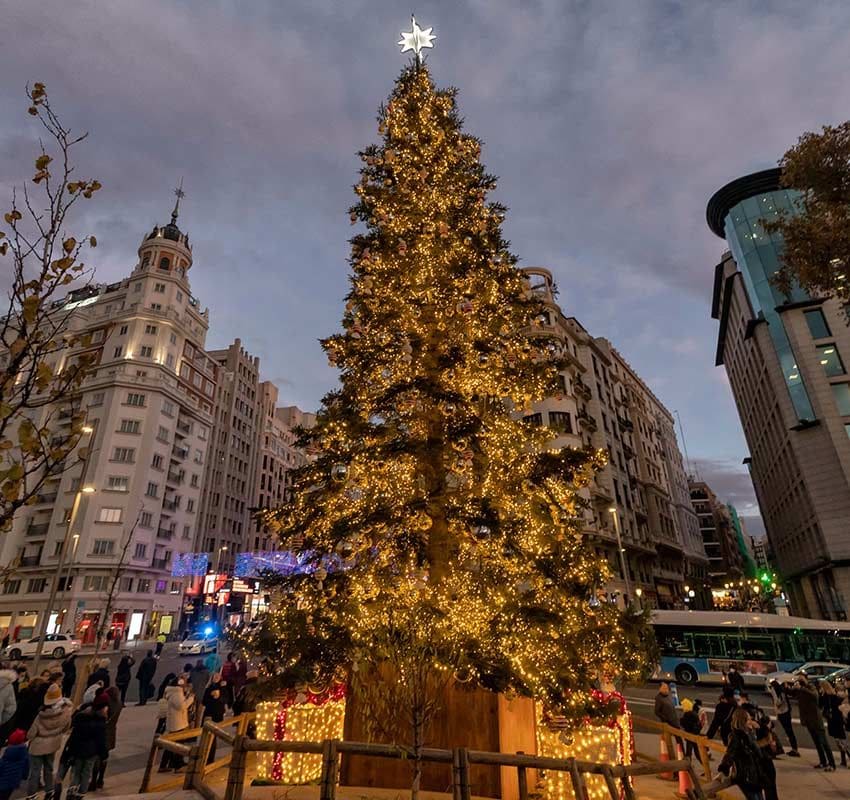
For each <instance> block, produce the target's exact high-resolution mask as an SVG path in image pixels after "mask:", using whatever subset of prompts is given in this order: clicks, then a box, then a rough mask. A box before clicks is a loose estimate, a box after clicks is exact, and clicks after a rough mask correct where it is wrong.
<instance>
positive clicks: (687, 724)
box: [682, 709, 702, 733]
mask: <svg viewBox="0 0 850 800" xmlns="http://www.w3.org/2000/svg"><path fill="white" fill-rule="evenodd" d="M682 730H683V731H687V732H688V733H699V732H700V731H701V730H702V723H701V722H700V718H699V714H698V713H697V712H696V711H694V710H693V709H692V710H690V711H686V712H685V713H684V714H682Z"/></svg>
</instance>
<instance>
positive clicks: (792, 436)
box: [707, 169, 850, 619]
mask: <svg viewBox="0 0 850 800" xmlns="http://www.w3.org/2000/svg"><path fill="white" fill-rule="evenodd" d="M779 179H780V171H779V170H778V169H773V170H766V171H764V172H758V173H755V174H752V175H747V176H745V177H743V178H739V179H738V180H735V181H733V182H732V183H730V184H727V185H726V186H724V187H723V188H722V189H720V190H719V191H718V192H717V193H716V194H715V195H714V196H713V197H712V198H711V200H710V202H709V204H708V211H707V217H708V224H709V227H710V228H711V230H712V231H713V232H714V233H715V234H717V235H718V236H719V237H720V238H722V239H724V240H725V241H726V243H727V245H728V247H729V252H726V253H724V255H723V257H722V259H721V261H720V263H719V264H718V265H717V267H716V269H715V281H714V292H713V297H712V308H711V313H712V316H713V317H714V318H716V319H717V320H719V331H718V342H717V357H716V363H717V364H718V365H720V364H722V365H724V366H725V368H726V372H727V374H728V376H729V383H730V386H731V388H732V393H733V395H734V397H735V402H736V404H737V407H738V413H739V416H740V419H741V425H742V427H743V429H744V435H745V436H746V439H747V444H748V446H749V449H750V455H749V458H748V459H747V460H746V463H748V465H749V468H750V474H751V476H752V479H753V485H754V487H755V490H756V496H757V498H758V501H759V506H760V508H761V514H762V518H763V519H764V523H765V527H766V530H767V536H768V539H769V541H770V546H771V550H772V552H773V554H774V557H775V567H776V569H777V570H778V572H779V573H780V576H781V579H782V584H783V586H784V588H785V591H786V594H787V595H788V599H789V602H790V603H791V607H792V613H795V614H800V615H802V616H812V617H817V618H823V619H846V616H847V601H848V599H850V528H849V527H848V525H847V520H848V519H850V438H849V437H850V379H848V375H847V369H846V363H847V362H846V360H845V359H848V358H850V327H848V325H847V315H846V313H845V309H844V308H843V307H842V305H841V304H840V303H839V302H838V301H837V300H836V299H835V298H831V297H810V296H808V295H807V294H806V293H804V292H802V291H801V290H800V289H799V288H797V289H795V290H794V291H793V292H792V293H791V295H790V296H785V295H784V294H782V293H781V292H780V291H779V290H778V288H777V287H776V286H775V285H774V284H773V283H772V282H771V278H772V276H773V275H774V274H775V273H776V271H777V269H778V268H779V266H780V263H781V258H782V249H783V243H782V240H781V238H780V237H779V236H777V235H768V234H766V233H765V232H764V230H763V229H762V227H761V224H760V220H761V219H770V218H773V217H775V216H776V215H777V214H778V213H779V212H780V211H787V212H789V213H793V209H794V206H793V203H794V193H793V192H791V191H789V190H785V189H782V188H781V187H780V183H779Z"/></svg>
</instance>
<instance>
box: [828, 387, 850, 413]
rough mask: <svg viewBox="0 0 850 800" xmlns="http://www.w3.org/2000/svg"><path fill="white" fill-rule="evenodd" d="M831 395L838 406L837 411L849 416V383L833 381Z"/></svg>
mask: <svg viewBox="0 0 850 800" xmlns="http://www.w3.org/2000/svg"><path fill="white" fill-rule="evenodd" d="M832 396H833V398H834V399H835V405H837V406H838V413H839V414H841V416H842V417H850V383H833V384H832Z"/></svg>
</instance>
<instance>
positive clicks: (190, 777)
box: [183, 744, 203, 789]
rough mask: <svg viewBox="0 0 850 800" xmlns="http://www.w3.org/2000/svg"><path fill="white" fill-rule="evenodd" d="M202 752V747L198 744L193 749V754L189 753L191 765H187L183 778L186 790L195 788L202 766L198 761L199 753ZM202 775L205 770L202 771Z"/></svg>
mask: <svg viewBox="0 0 850 800" xmlns="http://www.w3.org/2000/svg"><path fill="white" fill-rule="evenodd" d="M200 750H201V748H200V745H198V744H196V745H194V746H193V747H192V752H191V753H189V763H188V764H187V765H186V774H185V775H184V776H183V788H184V789H194V788H195V780H196V776H197V775H198V768H199V767H200V766H201V763H200V761H199V760H198V753H199V752H200ZM201 774H203V770H201Z"/></svg>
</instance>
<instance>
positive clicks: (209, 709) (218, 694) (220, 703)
mask: <svg viewBox="0 0 850 800" xmlns="http://www.w3.org/2000/svg"><path fill="white" fill-rule="evenodd" d="M221 689H222V687H221V684H220V683H211V684H210V685H209V686H208V687H207V690H206V691H205V692H204V698H203V706H204V713H203V716H202V717H201V724H202V725H203V724H204V720H210V721H211V722H215V723H219V722H224V712H225V707H224V697H223V693H222V690H221ZM217 739H218V737H217V736H213V739H212V745H211V746H210V753H209V756H208V757H207V764H211V763H212V762H213V761H215V745H216V740H217Z"/></svg>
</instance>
